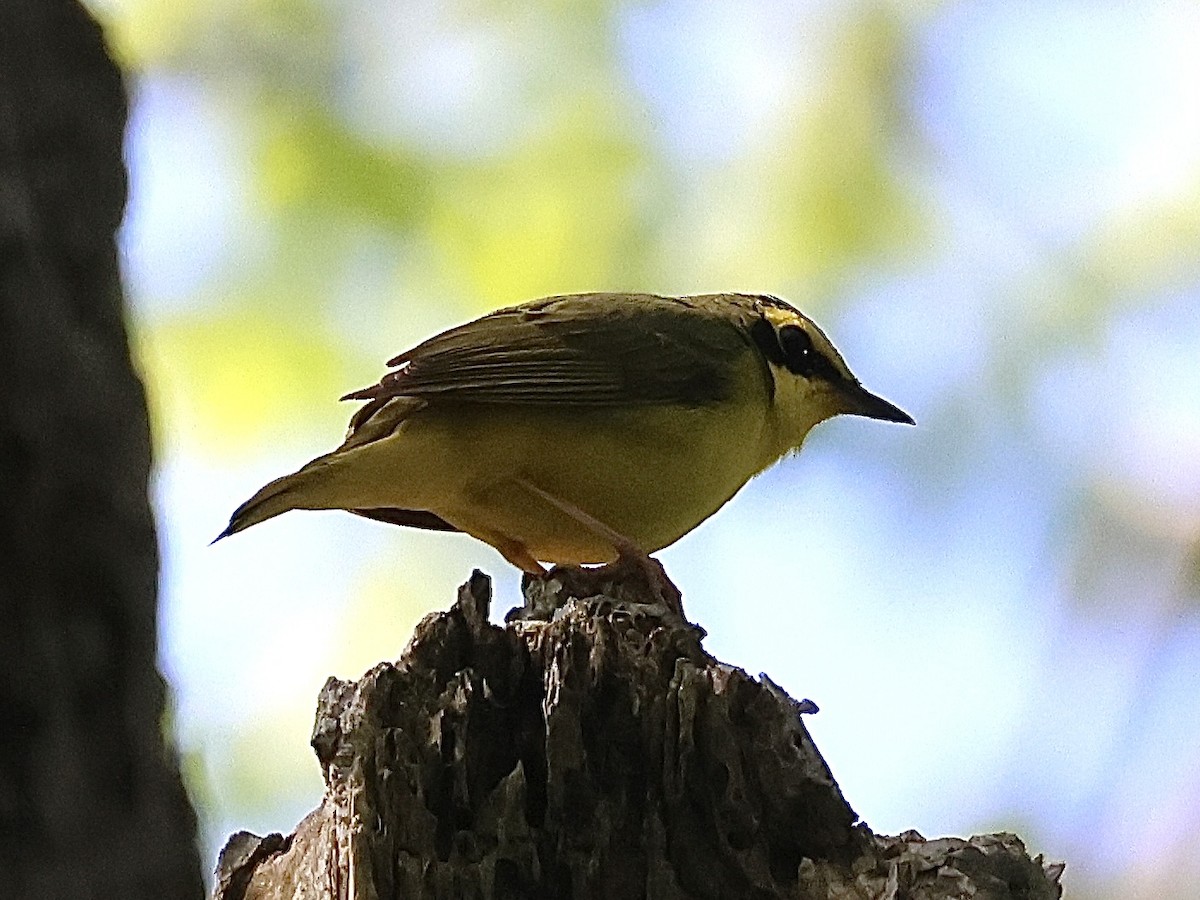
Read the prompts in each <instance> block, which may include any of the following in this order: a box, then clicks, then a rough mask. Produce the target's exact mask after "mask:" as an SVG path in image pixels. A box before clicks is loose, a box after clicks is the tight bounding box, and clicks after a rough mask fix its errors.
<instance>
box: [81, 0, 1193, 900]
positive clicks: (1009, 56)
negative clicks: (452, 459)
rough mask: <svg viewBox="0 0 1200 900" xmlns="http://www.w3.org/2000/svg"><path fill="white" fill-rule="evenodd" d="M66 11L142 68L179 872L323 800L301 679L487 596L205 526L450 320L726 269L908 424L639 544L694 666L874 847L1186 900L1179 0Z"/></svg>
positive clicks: (737, 284) (835, 430)
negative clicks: (353, 393)
mask: <svg viewBox="0 0 1200 900" xmlns="http://www.w3.org/2000/svg"><path fill="white" fill-rule="evenodd" d="M92 8H93V10H94V12H95V13H96V14H97V15H98V16H99V17H100V19H101V20H102V21H103V22H104V23H105V25H106V26H107V28H108V32H109V35H110V39H111V42H112V44H113V46H114V49H115V52H116V53H117V55H118V57H119V58H120V60H121V61H122V62H123V63H124V64H125V66H126V67H127V70H128V71H130V72H131V85H132V88H133V100H134V104H133V114H132V121H131V126H130V131H129V137H128V151H127V156H128V161H129V165H130V168H131V172H132V198H131V202H130V207H129V212H128V217H127V221H126V224H125V228H124V237H123V241H124V244H123V252H124V256H125V271H126V276H127V281H128V287H129V293H130V296H131V303H132V306H133V312H134V318H135V322H134V327H135V343H136V352H137V357H138V360H139V363H140V366H141V369H142V372H143V373H144V376H145V378H146V381H147V384H148V388H149V391H150V396H151V401H152V406H153V416H154V423H155V428H156V434H155V438H156V446H157V452H158V475H157V481H156V486H155V501H156V504H157V509H158V515H159V525H160V528H161V534H162V542H163V553H164V564H163V571H162V616H161V629H162V634H161V637H162V666H163V669H164V670H165V672H166V674H167V676H168V678H169V680H170V683H171V686H172V689H173V696H174V707H173V711H172V715H171V721H170V722H169V723H168V724H169V727H170V728H171V729H173V731H174V734H175V736H176V739H177V741H178V744H179V746H180V748H181V751H182V753H183V755H184V760H185V768H186V775H187V779H188V784H189V787H190V790H191V793H192V796H193V798H194V800H195V802H196V804H197V805H198V807H199V812H200V814H201V817H202V822H203V828H204V834H205V840H206V842H207V843H206V848H205V851H204V852H205V854H206V857H207V858H208V859H209V860H212V859H213V858H214V857H215V851H216V848H217V847H218V846H219V844H220V843H221V842H222V841H223V839H224V837H225V835H226V834H227V833H228V832H230V831H231V830H234V829H238V828H249V829H252V830H255V831H258V832H260V833H263V832H267V831H270V830H281V831H284V832H287V831H289V830H290V829H291V828H292V827H293V825H294V824H295V823H296V821H297V820H298V819H299V818H300V817H301V816H302V815H303V814H304V812H306V811H307V810H308V809H310V808H311V807H313V806H314V805H315V804H316V803H317V801H318V798H319V795H320V790H321V780H320V776H319V772H318V770H317V766H316V762H315V760H314V758H313V757H312V755H311V753H310V751H309V750H308V748H307V741H308V734H309V728H310V724H311V717H312V712H313V709H314V703H315V697H316V694H317V691H318V689H319V687H320V685H321V684H322V682H323V680H324V679H325V677H326V676H327V675H329V674H337V675H339V676H342V677H357V676H358V675H359V674H361V673H362V672H363V671H364V670H365V669H367V668H368V667H370V666H371V665H372V664H373V663H375V662H376V661H378V660H380V659H387V658H395V657H396V656H397V655H398V654H399V652H400V650H401V648H402V646H403V644H404V643H405V641H406V640H407V637H408V635H409V633H410V631H411V628H412V626H413V624H414V623H415V622H416V620H417V619H418V618H419V617H420V616H422V615H423V614H425V613H427V612H429V611H431V610H433V609H437V608H442V607H445V606H447V605H448V604H449V603H450V601H451V598H452V595H453V591H454V588H455V586H456V585H457V584H458V583H459V582H461V581H462V580H464V579H465V577H466V575H467V574H468V572H469V570H470V569H471V567H473V566H480V567H482V568H484V569H485V570H486V571H488V572H490V573H492V574H493V575H494V576H495V577H496V581H497V593H498V597H499V602H498V604H497V607H498V608H497V611H496V612H497V614H498V615H499V614H502V613H503V611H504V609H505V608H506V607H507V606H509V605H512V604H513V603H515V602H516V600H517V581H518V576H517V573H516V572H515V571H514V570H513V569H512V568H511V567H509V566H508V565H507V564H505V563H504V562H503V561H502V560H501V559H500V558H499V557H498V556H497V555H496V554H495V553H493V552H492V551H491V550H490V549H488V548H486V547H482V546H479V545H476V544H474V543H472V542H471V541H470V540H469V539H467V538H464V537H461V536H447V535H430V534H425V533H421V532H412V531H405V530H401V529H394V528H389V527H387V526H383V525H379V524H376V523H372V522H368V521H364V520H359V519H356V518H355V517H352V516H349V515H345V514H338V513H304V514H300V513H297V514H292V515H288V516H285V517H283V518H282V519H278V520H275V521H273V522H271V523H269V524H266V525H264V526H262V527H260V528H256V529H253V530H252V531H250V532H248V533H246V534H244V535H241V536H238V537H237V538H236V539H234V540H231V541H228V542H222V544H220V545H218V546H216V547H209V546H208V542H209V541H210V540H211V539H212V537H213V536H214V535H216V534H217V532H218V531H220V529H221V528H222V526H223V525H224V524H225V522H226V520H227V517H228V514H229V512H230V511H231V510H232V509H233V508H234V507H235V506H236V505H237V504H238V503H240V502H241V501H242V500H243V499H245V498H246V497H247V496H248V495H249V494H250V493H251V492H253V491H254V490H255V489H256V488H257V487H258V486H259V485H260V484H261V483H263V482H264V481H266V480H268V479H269V478H271V477H274V476H276V475H278V474H281V473H282V472H284V471H290V470H291V469H293V468H295V467H296V466H297V465H298V464H300V463H302V462H304V461H306V460H307V459H309V458H310V457H311V456H314V455H316V454H318V453H320V452H323V451H324V450H326V449H328V448H330V447H331V446H333V445H334V444H336V443H337V442H338V440H339V439H340V437H341V433H342V429H343V428H344V425H345V421H346V418H347V416H348V415H349V413H350V412H351V409H350V407H349V406H348V405H347V404H338V403H337V402H336V398H337V397H338V396H339V395H341V394H342V393H344V392H346V391H348V390H351V389H354V388H358V387H361V386H363V385H366V384H369V383H372V382H373V381H375V380H376V379H377V378H378V377H379V375H380V374H381V373H382V371H383V361H384V360H386V359H387V358H389V357H390V356H392V355H394V354H395V353H397V352H399V351H400V350H402V349H405V348H406V347H408V346H410V345H411V344H413V343H415V342H416V341H418V340H420V339H421V338H423V337H425V336H428V335H429V334H431V333H433V332H435V331H438V330H441V329H442V328H445V327H448V326H450V325H453V324H455V323H458V322H461V321H463V320H465V319H468V318H472V317H474V316H476V315H479V314H481V313H483V312H485V311H487V310H490V309H492V308H495V307H497V306H501V305H505V304H509V303H513V302H518V301H521V300H524V299H529V298H532V297H536V296H539V295H544V294H550V293H560V292H568V291H576V290H596V289H602V290H622V289H625V290H647V291H656V292H662V293H687V292H700V291H712V290H744V291H764V292H771V293H777V294H779V295H781V296H784V297H787V298H789V299H791V300H792V301H794V302H795V303H797V304H798V305H799V306H801V307H802V308H803V309H805V310H806V311H808V312H809V313H810V314H811V315H813V316H814V317H815V318H816V319H817V320H818V321H819V322H820V323H822V325H824V326H825V328H826V330H827V331H828V332H829V333H830V335H831V336H832V337H833V339H834V340H835V342H836V343H837V344H838V346H839V347H840V348H841V350H842V351H843V352H844V354H845V355H846V357H847V359H848V360H849V361H850V363H851V365H852V366H853V367H854V369H855V370H856V372H857V373H858V375H859V376H860V377H861V378H862V379H863V380H864V382H865V383H866V384H867V385H868V386H869V387H871V388H873V389H875V390H877V391H879V392H880V393H882V394H883V395H885V396H887V397H888V398H889V399H892V400H894V401H896V402H897V403H899V404H900V405H901V406H903V407H904V408H906V409H907V410H909V411H910V412H911V413H913V414H914V415H915V416H916V418H917V420H918V422H919V427H918V428H916V429H906V428H901V427H896V426H887V425H884V424H882V423H878V422H871V421H866V420H861V419H845V420H838V421H834V422H832V423H829V424H826V425H823V426H822V427H821V428H819V429H818V430H817V432H816V433H815V434H814V435H813V436H812V438H811V440H810V443H809V445H808V447H807V449H806V452H805V454H804V455H803V456H802V457H801V458H799V459H793V460H789V461H787V462H786V463H785V464H783V465H781V466H779V467H777V468H776V469H774V470H772V471H771V472H769V473H767V474H766V475H764V476H762V477H761V478H759V479H757V480H756V481H755V482H753V483H752V484H751V485H750V486H749V487H748V488H747V489H746V490H745V491H743V492H742V494H740V495H739V496H738V497H737V498H736V500H735V501H734V502H733V503H731V504H730V505H729V506H728V507H727V508H726V509H725V510H723V511H722V512H721V513H720V514H719V515H718V516H716V517H715V518H714V519H713V520H710V521H709V522H708V523H706V524H705V525H704V526H702V527H701V528H700V529H698V530H697V531H696V532H694V533H693V534H691V535H689V536H688V537H687V538H685V539H684V540H682V541H681V542H679V544H677V545H676V546H674V547H672V548H670V549H669V550H667V551H665V552H664V553H663V554H662V556H663V559H664V561H665V563H666V565H667V568H668V570H669V571H670V572H671V574H672V575H673V576H674V578H675V580H676V581H677V582H678V583H679V584H680V585H681V586H682V588H683V590H684V594H685V598H686V602H687V607H688V610H689V612H690V613H691V615H692V616H693V618H695V619H697V620H698V621H700V622H701V623H702V624H703V625H704V626H705V627H706V628H707V629H708V630H709V633H710V637H709V638H708V641H707V646H708V648H709V649H710V650H711V651H712V652H713V653H715V654H716V655H717V656H719V657H720V658H723V659H725V660H727V661H729V662H732V663H735V664H737V665H741V666H743V667H745V668H747V669H749V670H750V671H751V672H755V673H756V672H759V671H763V670H765V671H766V672H768V673H769V674H770V675H771V676H772V677H773V678H774V679H775V680H776V681H777V682H779V683H780V684H782V685H783V686H785V687H786V688H787V689H788V690H789V691H790V692H791V693H793V694H794V695H795V696H797V697H811V698H812V699H814V700H815V701H816V702H817V703H818V704H819V705H820V706H821V712H820V714H819V715H817V716H815V717H813V718H812V719H810V720H809V724H810V727H811V729H812V731H813V733H814V735H815V737H816V739H817V741H818V743H819V745H820V747H821V748H822V749H823V751H824V753H825V754H826V756H827V758H828V759H829V761H830V763H831V765H832V767H833V770H834V772H835V774H836V776H837V777H838V779H839V780H840V782H841V784H842V786H843V788H844V789H845V792H846V794H847V796H848V797H849V798H850V801H851V803H852V804H853V805H854V806H855V808H856V809H857V810H858V811H859V813H860V814H861V815H862V816H863V817H864V818H865V819H866V820H867V821H868V822H869V824H870V825H871V826H872V827H873V828H875V829H877V830H881V831H884V832H893V833H894V832H897V831H900V830H902V829H905V828H910V827H912V828H917V829H919V830H920V831H922V832H923V833H924V834H926V835H927V836H935V835H943V834H960V835H965V834H968V833H972V832H979V831H983V830H995V829H1010V830H1015V831H1018V832H1019V833H1020V834H1022V835H1023V836H1024V837H1025V839H1026V840H1027V841H1028V843H1029V844H1030V845H1031V847H1032V848H1034V849H1035V850H1037V851H1041V852H1044V853H1046V854H1047V855H1049V856H1050V857H1052V858H1058V859H1065V860H1066V861H1067V862H1068V864H1069V868H1068V870H1067V875H1066V884H1067V887H1068V892H1069V895H1070V896H1075V897H1096V898H1109V897H1111V898H1118V897H1120V898H1165V900H1170V898H1185V897H1186V898H1192V897H1195V896H1197V895H1198V894H1200V708H1198V699H1200V610H1198V607H1197V599H1198V597H1200V7H1198V6H1197V5H1196V4H1194V3H1192V2H1186V0H1180V2H1177V3H1171V2H1149V0H1146V2H1131V3H1110V2H1101V0H1075V2H1066V0H1039V2H1037V3H1024V2H1012V0H994V2H957V3H956V2H942V3H939V2H932V0H930V2H914V3H907V4H905V3H900V2H882V0H881V2H862V0H860V2H852V0H817V2H804V3H800V2H795V3H792V2H778V0H776V2H773V0H749V2H747V0H739V2H737V3H723V4H718V3H699V2H695V3H692V2H682V0H668V2H659V3H633V2H629V3H606V2H552V0H543V2H533V0H523V2H520V3H516V2H501V0H477V2H469V0H340V2H339V0H206V2H198V0H92ZM731 439H736V436H731Z"/></svg>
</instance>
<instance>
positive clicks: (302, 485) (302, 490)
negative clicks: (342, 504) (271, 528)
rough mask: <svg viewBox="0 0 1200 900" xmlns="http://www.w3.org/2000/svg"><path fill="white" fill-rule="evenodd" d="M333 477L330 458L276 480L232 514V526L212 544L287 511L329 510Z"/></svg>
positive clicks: (315, 461)
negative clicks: (326, 496)
mask: <svg viewBox="0 0 1200 900" xmlns="http://www.w3.org/2000/svg"><path fill="white" fill-rule="evenodd" d="M330 475H331V471H330V466H329V457H321V458H319V459H314V460H313V461H312V462H310V463H309V464H308V465H306V466H304V467H303V468H302V469H300V470H299V471H296V472H293V473H292V474H291V475H284V476H283V477H282V478H276V479H275V480H274V481H272V482H270V483H269V484H266V485H264V486H263V487H262V488H261V489H260V490H259V491H258V493H257V494H255V495H254V496H253V497H251V498H250V499H249V500H247V501H246V502H245V503H243V504H242V505H241V506H239V507H238V508H237V509H235V510H234V511H233V515H232V516H230V518H229V524H228V525H226V526H225V530H224V531H222V532H221V533H220V534H218V535H217V536H216V538H214V539H213V543H214V544H215V543H216V542H217V541H219V540H221V539H222V538H227V537H229V536H230V535H231V534H237V533H238V532H239V531H245V530H246V529H247V528H249V527H250V526H251V525H257V524H258V523H259V522H265V521H266V520H267V519H273V518H274V517H275V516H278V515H280V514H281V513H285V512H287V511H288V510H292V509H328V508H330V507H331V506H333V505H334V504H333V503H332V502H330V500H329V499H326V498H324V497H323V495H324V494H326V493H327V491H325V490H324V488H325V487H326V486H327V485H328V483H329V480H330V479H329V476H330Z"/></svg>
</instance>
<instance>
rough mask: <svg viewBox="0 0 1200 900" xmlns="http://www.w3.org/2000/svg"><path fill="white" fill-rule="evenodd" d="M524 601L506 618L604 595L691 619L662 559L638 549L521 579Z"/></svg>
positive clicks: (544, 615)
mask: <svg viewBox="0 0 1200 900" xmlns="http://www.w3.org/2000/svg"><path fill="white" fill-rule="evenodd" d="M521 593H522V594H523V595H524V597H525V606H524V607H523V608H521V609H514V610H513V611H512V612H510V613H509V615H508V617H507V618H508V619H509V620H510V621H511V620H512V619H532V620H549V619H553V618H554V617H555V615H556V614H557V613H558V611H559V610H561V609H562V608H563V607H565V606H566V605H567V603H569V602H570V601H571V600H592V599H595V598H603V599H605V600H608V601H611V602H612V603H614V604H616V605H618V606H620V607H622V608H625V609H628V610H631V611H635V612H637V613H639V614H647V615H652V616H656V617H658V618H666V619H675V620H678V621H680V622H687V619H686V618H685V617H684V614H683V598H682V595H681V594H680V592H679V588H677V587H676V586H675V585H674V583H673V582H672V581H671V579H670V578H669V577H668V576H667V573H666V570H665V569H663V567H662V563H660V562H659V561H658V560H656V559H653V558H652V557H650V556H647V555H646V554H645V553H642V552H640V551H637V552H626V553H620V554H619V555H618V556H617V559H616V560H615V561H614V562H611V563H607V564H606V565H602V566H586V567H585V566H570V565H559V566H555V567H554V568H552V569H551V570H550V571H549V572H547V573H546V574H544V575H534V574H531V573H529V572H526V573H525V575H524V576H523V577H522V579H521Z"/></svg>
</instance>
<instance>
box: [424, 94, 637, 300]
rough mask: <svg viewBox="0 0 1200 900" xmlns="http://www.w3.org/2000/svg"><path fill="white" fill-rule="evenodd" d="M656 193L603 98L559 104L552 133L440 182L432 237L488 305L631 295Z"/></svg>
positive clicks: (447, 174) (618, 118)
mask: <svg viewBox="0 0 1200 900" xmlns="http://www.w3.org/2000/svg"><path fill="white" fill-rule="evenodd" d="M568 104H569V105H568ZM653 183H654V173H653V171H652V170H651V167H650V166H649V163H648V160H647V157H646V153H645V151H644V149H643V148H642V147H641V146H639V144H638V143H637V142H636V141H635V140H634V139H632V138H631V137H630V136H628V135H627V134H626V129H625V128H624V127H623V126H622V124H621V112H620V109H619V108H618V107H615V106H614V105H613V103H612V102H611V101H610V99H609V98H606V97H602V96H599V95H597V94H594V93H584V94H583V95H582V96H576V97H574V98H567V97H564V98H562V102H561V103H560V107H559V108H558V109H557V112H556V114H555V116H554V117H553V121H552V124H551V125H550V126H549V127H548V128H547V129H546V130H545V131H543V132H542V133H540V134H532V135H530V137H529V139H528V140H527V141H526V142H525V143H524V144H522V145H520V146H519V147H518V148H517V150H516V152H515V154H514V155H513V156H512V157H511V158H508V159H504V160H497V161H490V162H489V163H488V164H487V165H465V166H460V167H454V168H452V169H447V170H443V171H442V172H440V173H439V175H438V178H437V180H436V182H435V183H434V189H435V190H436V198H435V201H434V205H433V209H432V211H431V219H430V222H429V223H428V228H429V233H430V236H431V238H432V240H433V241H435V242H436V243H437V244H438V245H439V246H441V247H442V248H443V249H444V250H445V252H446V265H448V266H450V267H452V268H454V269H457V270H461V271H462V272H463V273H465V275H466V277H467V278H468V279H469V282H470V284H471V286H472V287H473V289H474V291H475V292H476V293H477V294H478V295H479V296H481V297H488V298H493V304H492V305H496V304H499V303H508V302H513V301H515V300H521V299H526V298H530V297H537V296H541V295H544V294H553V293H567V292H570V291H576V290H596V289H601V288H614V287H621V286H633V285H634V284H635V283H636V281H637V278H638V276H639V275H640V273H641V272H642V270H643V266H644V264H645V250H644V249H643V247H644V242H645V237H646V227H647V220H648V219H650V218H652V217H653V215H654V210H653V200H654V192H653V190H648V188H649V187H650V186H651V185H652V184H653Z"/></svg>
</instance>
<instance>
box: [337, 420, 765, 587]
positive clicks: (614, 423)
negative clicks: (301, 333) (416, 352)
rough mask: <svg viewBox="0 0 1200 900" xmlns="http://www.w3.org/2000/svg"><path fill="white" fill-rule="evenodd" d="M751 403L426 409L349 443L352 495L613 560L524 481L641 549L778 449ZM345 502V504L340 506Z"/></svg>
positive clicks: (693, 519) (539, 547)
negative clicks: (381, 434)
mask: <svg viewBox="0 0 1200 900" xmlns="http://www.w3.org/2000/svg"><path fill="white" fill-rule="evenodd" d="M765 409H766V407H765V406H764V404H762V403H761V402H747V403H733V404H730V403H725V404H717V405H715V406H707V407H683V406H665V405H664V406H643V407H639V408H636V409H609V408H599V409H585V410H580V409H575V410H561V409H559V410H555V409H552V408H542V409H537V410H531V409H528V408H519V407H503V406H482V405H480V406H457V407H454V408H450V409H446V408H442V409H437V408H426V409H424V410H421V411H420V412H417V413H415V414H413V415H411V416H410V417H408V418H407V419H406V420H405V421H404V422H403V423H402V424H401V425H400V426H399V427H398V428H397V429H396V430H395V431H394V432H393V433H392V435H390V436H389V437H387V438H384V439H383V440H379V441H375V442H372V443H371V444H368V445H366V446H364V447H361V448H359V449H356V450H354V451H351V454H352V455H354V456H355V457H358V459H356V460H355V462H354V465H353V466H347V467H346V468H345V469H343V471H344V472H350V471H353V472H354V478H355V481H356V482H357V483H356V484H355V485H354V487H355V488H356V489H357V490H354V491H353V493H354V494H356V495H358V496H356V497H354V498H353V504H357V505H361V506H372V507H387V506H395V507H401V508H408V509H427V510H429V511H431V512H434V513H436V514H437V515H439V516H441V517H442V518H443V519H445V520H446V521H447V522H449V523H450V524H452V525H454V526H456V527H457V528H460V529H461V530H463V531H465V532H467V533H468V534H471V535H473V536H474V537H477V538H479V539H480V540H483V541H485V542H487V543H489V544H492V545H493V546H497V547H502V546H503V544H504V543H509V544H516V545H520V546H523V547H524V548H525V549H526V550H527V551H528V553H529V555H531V556H532V557H533V558H535V559H538V560H541V561H543V562H551V563H567V564H578V563H602V562H609V561H611V560H613V559H614V558H615V556H616V553H615V551H614V549H613V547H612V545H611V544H610V543H609V542H608V541H606V540H604V539H603V538H601V537H599V536H598V535H596V534H594V533H592V532H591V531H589V530H588V529H587V528H586V527H584V526H582V525H581V524H579V523H578V522H576V521H575V520H574V519H573V518H571V517H570V516H568V515H567V514H566V513H564V512H562V511H561V510H559V509H558V508H556V507H555V506H553V505H552V504H551V503H550V502H549V501H547V500H545V499H543V498H541V497H539V496H537V495H536V494H535V493H532V492H531V491H530V490H529V489H528V487H526V486H524V485H523V484H522V481H527V482H529V483H531V484H533V485H536V486H537V487H538V488H540V489H541V490H543V491H545V492H547V493H549V494H552V495H554V496H555V497H557V498H558V499H560V500H563V501H566V502H567V503H570V504H571V505H573V506H576V507H578V508H579V509H581V510H582V511H584V512H585V513H588V514H589V515H591V516H592V517H594V518H596V519H599V520H600V521H601V522H603V523H604V524H605V525H607V526H608V527H609V528H611V529H613V530H615V531H617V532H619V533H620V534H622V535H624V536H626V537H628V538H630V539H631V540H633V541H634V543H636V544H637V545H638V546H639V547H641V548H642V549H644V550H645V551H647V552H653V551H655V550H658V549H660V548H662V547H665V546H667V545H668V544H671V543H673V542H674V541H676V540H678V539H679V538H680V537H682V536H683V535H684V534H686V533H687V532H689V531H690V530H691V529H693V528H695V527H696V525H698V524H699V523H700V522H702V521H704V520H705V519H707V518H708V517H709V516H711V515H712V514H713V513H714V512H716V511H717V510H718V509H720V507H721V506H722V505H724V503H725V502H726V501H727V500H729V499H730V498H731V497H732V496H733V495H734V494H735V493H736V492H737V491H738V489H739V488H741V487H742V485H744V484H745V483H746V482H747V481H748V480H749V479H750V478H751V477H753V476H754V475H755V474H756V473H757V472H759V471H760V470H761V469H763V468H764V467H765V466H766V465H768V464H769V463H770V462H773V461H774V459H775V458H776V457H777V455H778V454H777V453H775V452H774V449H773V448H772V447H770V446H768V445H769V444H771V443H772V441H771V440H770V438H769V435H768V430H769V429H768V427H767V421H766V416H765V414H764V412H765ZM347 505H352V504H347Z"/></svg>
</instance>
